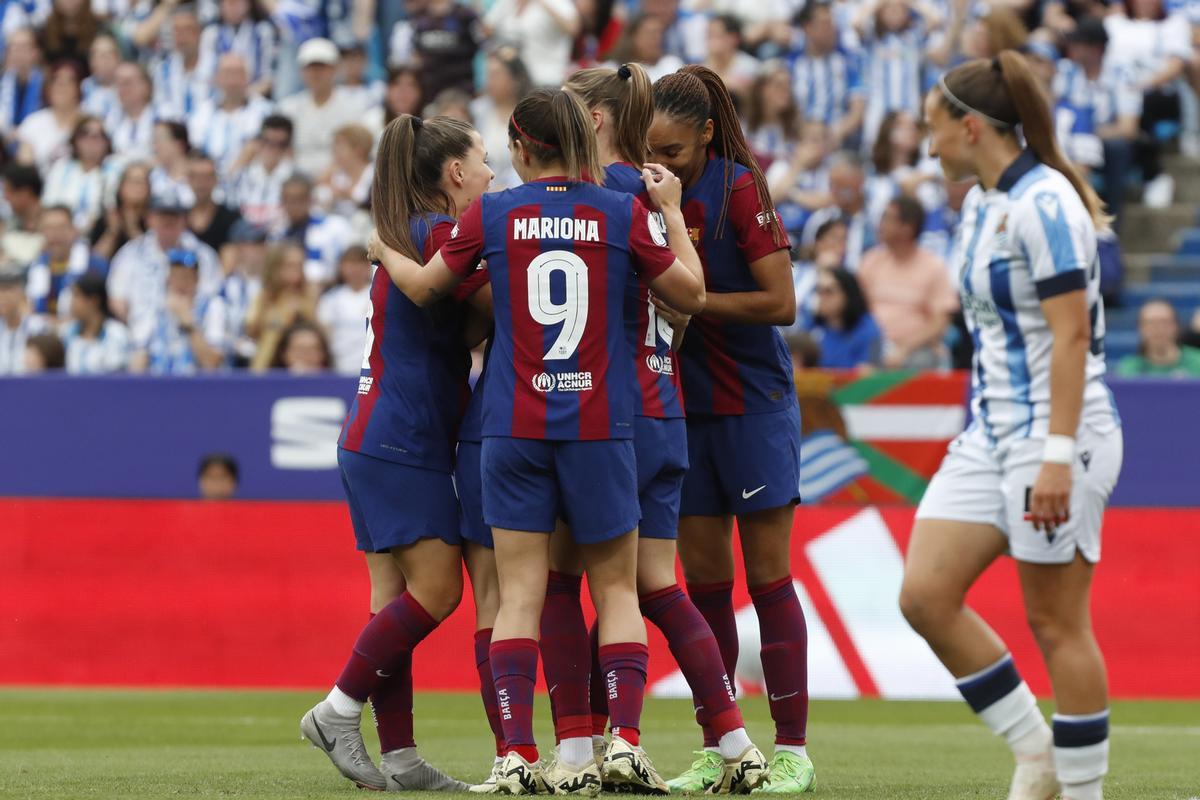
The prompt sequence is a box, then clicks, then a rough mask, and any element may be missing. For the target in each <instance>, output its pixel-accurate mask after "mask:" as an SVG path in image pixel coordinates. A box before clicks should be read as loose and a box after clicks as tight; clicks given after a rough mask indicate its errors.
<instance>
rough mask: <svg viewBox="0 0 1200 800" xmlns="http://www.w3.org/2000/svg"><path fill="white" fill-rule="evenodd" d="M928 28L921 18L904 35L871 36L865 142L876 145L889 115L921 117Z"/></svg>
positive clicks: (868, 50) (866, 46) (871, 33)
mask: <svg viewBox="0 0 1200 800" xmlns="http://www.w3.org/2000/svg"><path fill="white" fill-rule="evenodd" d="M926 40H927V34H926V31H925V26H924V24H923V23H922V22H921V20H920V19H919V18H917V19H914V20H913V22H912V24H911V25H910V27H908V28H907V29H905V30H903V31H897V32H888V33H884V34H881V35H877V34H875V33H874V32H873V31H872V32H868V35H867V38H866V41H865V42H864V46H865V48H866V51H867V57H866V61H867V69H866V73H867V80H866V83H867V85H868V86H870V87H871V89H870V91H869V92H868V93H867V113H866V117H865V119H864V122H863V141H864V144H865V145H866V146H868V147H869V146H870V145H871V143H872V142H874V141H875V135H876V133H877V132H878V131H879V125H880V123H882V122H883V118H884V116H885V115H886V114H887V113H888V112H889V111H907V112H908V113H910V114H912V115H914V116H918V117H919V116H920V113H921V100H922V92H921V89H922V86H923V84H922V78H923V71H922V67H923V63H924V59H925V48H926V44H927V41H926Z"/></svg>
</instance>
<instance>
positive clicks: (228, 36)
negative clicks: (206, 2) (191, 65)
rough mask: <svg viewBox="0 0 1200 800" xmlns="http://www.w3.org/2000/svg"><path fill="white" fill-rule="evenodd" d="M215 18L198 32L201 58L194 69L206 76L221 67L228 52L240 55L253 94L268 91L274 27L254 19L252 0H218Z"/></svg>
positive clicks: (272, 58)
mask: <svg viewBox="0 0 1200 800" xmlns="http://www.w3.org/2000/svg"><path fill="white" fill-rule="evenodd" d="M217 8H218V12H217V13H218V19H217V20H216V21H214V22H212V23H210V24H209V25H207V26H206V27H205V28H204V31H203V32H202V33H201V34H200V61H199V64H198V65H197V67H196V69H197V71H198V72H199V74H200V75H202V76H204V77H205V79H207V80H210V81H211V80H212V79H213V77H214V76H215V75H216V74H217V72H218V71H219V70H220V62H221V60H222V59H223V58H224V57H226V56H229V55H236V56H240V57H241V61H242V64H243V65H244V66H245V68H246V71H247V73H248V74H249V83H250V84H253V85H254V93H255V94H269V93H270V91H271V78H272V76H273V74H274V70H275V29H274V28H273V27H272V26H271V23H270V22H268V21H266V20H260V19H256V18H255V16H254V13H253V11H254V9H253V7H252V6H251V0H220V2H219V4H218V6H217Z"/></svg>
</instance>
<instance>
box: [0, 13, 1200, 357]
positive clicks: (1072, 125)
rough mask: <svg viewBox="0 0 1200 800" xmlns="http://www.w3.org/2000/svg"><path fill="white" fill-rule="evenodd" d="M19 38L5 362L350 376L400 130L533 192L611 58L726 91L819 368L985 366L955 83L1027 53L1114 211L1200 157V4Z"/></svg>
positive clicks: (231, 16) (1145, 339)
mask: <svg viewBox="0 0 1200 800" xmlns="http://www.w3.org/2000/svg"><path fill="white" fill-rule="evenodd" d="M0 31H2V34H3V36H2V40H0V56H2V57H3V73H2V75H0V136H2V137H3V148H0V167H2V174H3V182H4V194H3V202H2V203H0V220H2V223H3V235H2V238H0V375H7V374H18V373H23V372H39V371H42V370H47V369H62V368H65V369H66V371H67V372H69V373H72V374H96V373H111V372H122V371H130V372H150V373H155V374H170V375H178V374H193V373H202V372H212V371H218V370H234V369H250V370H268V369H282V370H287V371H289V372H291V373H296V374H305V373H313V372H318V371H323V370H336V371H338V372H341V373H347V374H355V373H357V372H358V371H359V367H360V365H361V361H362V350H363V342H364V337H365V326H364V319H365V317H366V314H367V311H368V305H369V298H368V286H369V283H370V276H371V266H370V264H369V262H368V260H367V256H366V252H365V250H364V249H363V244H364V243H365V241H366V238H367V236H368V234H369V232H370V228H371V221H370V214H369V210H368V202H369V197H370V187H371V181H372V174H373V168H372V161H373V155H374V154H373V151H374V148H375V145H376V143H377V141H378V138H379V135H380V132H381V130H382V129H383V127H384V126H385V125H386V124H387V123H388V122H389V121H390V120H392V119H393V118H395V117H396V116H397V115H399V114H404V113H411V114H419V115H425V116H429V115H433V114H446V115H452V116H458V117H461V118H463V119H466V120H469V121H471V122H473V123H474V125H475V126H476V127H477V128H478V130H479V131H480V133H481V135H482V137H483V140H484V142H485V144H486V146H487V149H488V152H489V156H490V160H491V164H492V167H493V169H494V170H495V172H496V181H495V185H494V188H496V189H502V188H506V187H510V186H512V185H514V184H515V183H516V182H517V181H518V179H517V177H516V174H515V173H514V171H513V169H512V165H511V164H510V163H509V156H508V151H507V121H508V117H509V114H510V113H511V111H512V109H513V107H514V106H515V104H516V102H517V100H518V99H519V98H520V97H521V96H522V95H523V93H525V92H526V91H527V90H528V89H530V88H531V87H535V86H541V85H559V84H561V83H562V82H563V80H564V79H565V78H566V77H567V76H568V75H569V74H570V73H571V72H572V71H573V70H574V69H576V68H578V67H581V66H588V65H593V64H597V63H619V62H624V61H638V62H640V63H642V64H644V65H646V67H647V68H648V70H649V71H650V74H651V76H652V77H653V78H659V77H661V76H663V75H665V74H667V73H669V72H672V71H673V70H675V69H677V68H678V67H679V66H681V65H683V64H685V63H697V62H700V63H704V64H706V65H707V66H709V67H711V68H712V69H713V70H715V71H716V72H717V73H718V74H720V75H721V76H722V77H723V78H724V79H725V81H726V83H727V84H728V85H729V87H730V88H731V89H732V90H733V92H734V93H735V95H736V97H737V100H738V103H739V109H740V112H741V114H742V117H743V121H744V125H745V128H746V132H747V134H748V137H749V140H750V142H751V143H752V145H753V147H754V150H755V152H756V155H757V157H758V158H759V160H760V161H761V163H762V166H763V167H764V169H765V171H766V174H767V178H768V181H769V184H770V190H771V193H772V196H773V197H774V199H775V202H776V204H777V206H778V210H779V213H780V215H781V217H782V219H783V220H784V222H785V224H786V227H787V228H788V230H789V232H790V233H791V234H792V238H793V242H794V243H795V253H794V255H795V265H796V269H795V284H796V291H797V297H798V301H799V308H800V313H799V315H798V319H797V322H796V324H795V325H794V326H792V327H791V328H789V329H788V330H787V331H786V334H787V336H788V339H789V342H790V344H791V345H792V347H793V349H794V352H795V354H796V361H797V364H798V365H801V366H807V365H820V366H826V367H859V366H877V367H913V368H944V367H949V366H960V367H961V366H964V365H965V364H966V363H967V361H968V360H969V357H970V341H969V337H965V336H964V335H963V329H962V327H961V323H959V322H956V319H960V316H959V315H958V299H957V292H956V290H955V281H956V276H955V275H954V274H953V273H952V268H951V267H950V266H949V265H948V261H949V250H950V247H951V240H952V238H953V232H954V229H955V226H956V217H957V214H958V211H959V209H960V207H961V204H962V201H963V197H964V195H965V192H966V190H967V189H968V188H969V187H967V186H963V185H955V184H950V183H948V182H946V181H945V180H944V179H943V178H942V175H941V172H940V169H939V167H938V164H937V162H936V161H935V160H932V159H930V158H928V157H927V155H926V153H925V147H924V142H923V136H922V131H921V125H920V119H919V113H920V107H921V106H920V104H921V98H922V94H923V92H924V91H925V90H927V89H929V88H930V87H932V86H933V85H934V84H935V82H936V80H937V77H938V75H939V73H940V72H941V71H942V70H943V69H945V68H946V67H947V66H949V65H953V64H955V63H958V62H960V61H962V60H964V59H969V58H977V57H984V58H989V57H992V56H994V55H995V54H996V53H998V52H999V51H1000V50H1002V49H1007V48H1015V49H1019V50H1021V51H1023V52H1024V53H1025V54H1026V55H1027V56H1028V57H1029V58H1030V59H1031V60H1032V62H1033V64H1034V66H1035V68H1036V69H1037V71H1038V73H1039V75H1040V77H1041V78H1042V80H1043V81H1044V83H1045V86H1046V88H1047V89H1048V91H1049V93H1050V96H1051V97H1052V98H1053V100H1052V102H1053V103H1054V114H1055V119H1056V123H1057V127H1058V132H1059V135H1060V138H1061V140H1062V141H1063V143H1064V146H1065V149H1066V151H1067V153H1068V155H1069V156H1070V158H1071V159H1072V160H1073V161H1074V162H1075V163H1076V164H1078V165H1079V166H1080V167H1081V168H1083V169H1085V170H1086V171H1087V172H1088V173H1089V174H1090V177H1091V179H1092V180H1093V181H1094V182H1095V184H1096V185H1097V186H1098V188H1099V189H1100V190H1101V192H1102V195H1103V197H1104V199H1105V200H1106V201H1107V203H1108V206H1109V209H1110V211H1111V212H1112V213H1114V214H1116V215H1117V216H1118V217H1119V216H1120V214H1121V213H1122V210H1123V201H1124V198H1125V195H1126V191H1127V190H1128V189H1129V188H1130V187H1131V186H1132V185H1134V184H1136V183H1139V182H1140V183H1141V184H1142V198H1143V202H1144V203H1145V204H1146V205H1148V206H1151V207H1154V208H1162V207H1166V206H1168V205H1170V204H1171V203H1172V200H1173V194H1174V189H1175V187H1174V183H1173V181H1174V179H1173V177H1172V176H1171V175H1170V174H1168V173H1167V172H1165V171H1163V167H1162V161H1161V157H1160V156H1161V151H1162V149H1163V147H1164V144H1166V143H1168V142H1172V144H1170V146H1171V147H1178V148H1179V149H1180V150H1182V152H1183V153H1185V154H1187V155H1191V156H1193V157H1195V156H1197V155H1198V151H1200V122H1198V118H1200V112H1198V111H1197V101H1196V92H1197V89H1198V88H1200V57H1198V56H1197V52H1198V49H1197V47H1196V43H1197V41H1198V40H1200V2H1198V0H1128V4H1127V5H1120V4H1119V3H1117V2H1115V0H1114V2H1111V3H1108V2H1106V0H836V2H832V3H830V2H825V1H824V0H808V1H807V2H804V0H760V1H759V2H734V0H684V2H682V3H681V2H680V0H640V2H639V0H482V2H481V3H480V4H478V5H473V4H471V3H465V2H457V1H456V0H406V2H404V3H400V2H398V1H397V2H394V3H392V2H389V3H384V2H377V0H198V1H197V2H196V3H195V4H194V5H191V4H183V3H181V2H179V0H5V2H3V3H0ZM1109 245H1110V246H1109V247H1107V248H1106V250H1105V252H1106V255H1105V259H1112V260H1115V259H1119V254H1118V252H1117V247H1116V245H1115V242H1110V243H1109ZM1114 263H1115V262H1114ZM1108 266H1109V265H1107V264H1106V265H1105V268H1106V272H1105V274H1108V271H1109V270H1108V269H1107V268H1108ZM1116 272H1117V274H1119V268H1117V269H1116ZM1189 322H1190V328H1191V329H1190V332H1189V333H1188V334H1187V337H1190V338H1186V341H1187V342H1191V343H1193V344H1198V343H1200V342H1197V339H1200V318H1198V319H1193V320H1190V321H1189ZM1179 327H1180V325H1179V323H1178V321H1177V320H1176V318H1175V312H1174V310H1173V309H1172V308H1171V306H1170V305H1166V304H1162V303H1158V304H1154V303H1151V304H1148V305H1147V307H1146V308H1145V309H1143V311H1142V315H1141V319H1140V330H1141V334H1142V348H1141V352H1140V355H1137V356H1130V357H1128V358H1126V359H1125V360H1122V361H1121V362H1120V364H1119V365H1117V366H1116V369H1117V371H1118V372H1120V373H1122V374H1164V373H1166V374H1188V375H1200V350H1196V349H1192V348H1190V347H1188V346H1186V343H1185V344H1184V345H1180V344H1179V336H1178V330H1179Z"/></svg>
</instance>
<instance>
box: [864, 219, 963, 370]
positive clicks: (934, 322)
mask: <svg viewBox="0 0 1200 800" xmlns="http://www.w3.org/2000/svg"><path fill="white" fill-rule="evenodd" d="M924 224H925V211H924V209H922V208H921V204H920V203H918V202H917V201H916V200H914V199H912V198H911V197H898V198H896V199H895V200H893V201H892V202H891V203H889V204H888V207H887V210H886V211H884V213H883V218H882V219H881V220H880V223H879V240H880V242H881V243H882V244H880V245H879V246H878V247H875V248H872V249H871V250H870V251H869V252H868V253H867V254H866V255H864V256H863V260H862V265H861V266H860V267H859V270H858V279H859V281H860V283H861V285H862V288H863V292H864V293H865V294H866V296H867V304H868V307H869V308H870V310H871V314H872V316H874V317H875V320H876V322H878V324H879V328H880V330H882V331H883V338H884V349H883V358H882V363H883V366H885V367H887V368H888V369H935V368H937V369H940V368H945V367H946V366H948V364H949V357H950V354H949V351H948V350H947V349H946V347H945V345H944V344H943V343H942V338H943V337H944V336H945V334H946V330H947V328H948V327H949V325H950V318H951V317H952V316H953V315H954V312H955V311H957V310H958V293H957V291H956V290H955V288H954V284H953V283H951V281H950V272H949V270H948V269H947V268H946V263H945V262H944V261H942V259H940V258H939V257H937V256H936V255H934V254H933V253H930V252H929V251H928V250H922V249H921V248H920V247H919V246H918V244H917V237H918V236H919V235H920V233H921V229H922V228H923V227H924Z"/></svg>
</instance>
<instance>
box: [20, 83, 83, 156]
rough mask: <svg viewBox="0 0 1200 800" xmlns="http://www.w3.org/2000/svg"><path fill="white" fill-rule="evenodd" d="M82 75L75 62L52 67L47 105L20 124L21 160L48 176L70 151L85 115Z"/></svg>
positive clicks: (46, 89) (47, 88) (46, 87)
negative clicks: (81, 106)
mask: <svg viewBox="0 0 1200 800" xmlns="http://www.w3.org/2000/svg"><path fill="white" fill-rule="evenodd" d="M82 77H83V75H82V73H81V72H80V68H79V65H78V64H76V63H75V62H73V61H64V62H61V63H58V64H55V65H54V66H53V67H51V68H50V69H49V71H48V72H47V74H46V83H45V86H44V88H43V93H44V95H45V107H44V108H42V109H41V110H40V111H35V112H33V113H32V114H30V115H29V116H28V117H26V118H25V121H24V122H22V123H21V124H20V125H19V126H18V127H17V133H16V142H17V161H19V162H20V163H22V164H31V165H33V166H35V167H37V168H38V171H39V172H41V173H42V174H43V175H45V174H46V173H47V172H49V170H50V167H51V165H53V164H54V162H55V161H57V160H58V159H60V158H63V157H64V156H66V155H68V154H69V153H70V148H71V144H70V142H71V132H72V131H74V130H75V126H76V125H78V124H79V120H80V118H81V117H82V112H81V111H80V110H79V104H80V102H81V101H82V100H83V96H82V94H81V93H80V89H79V81H80V80H81V79H82Z"/></svg>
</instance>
